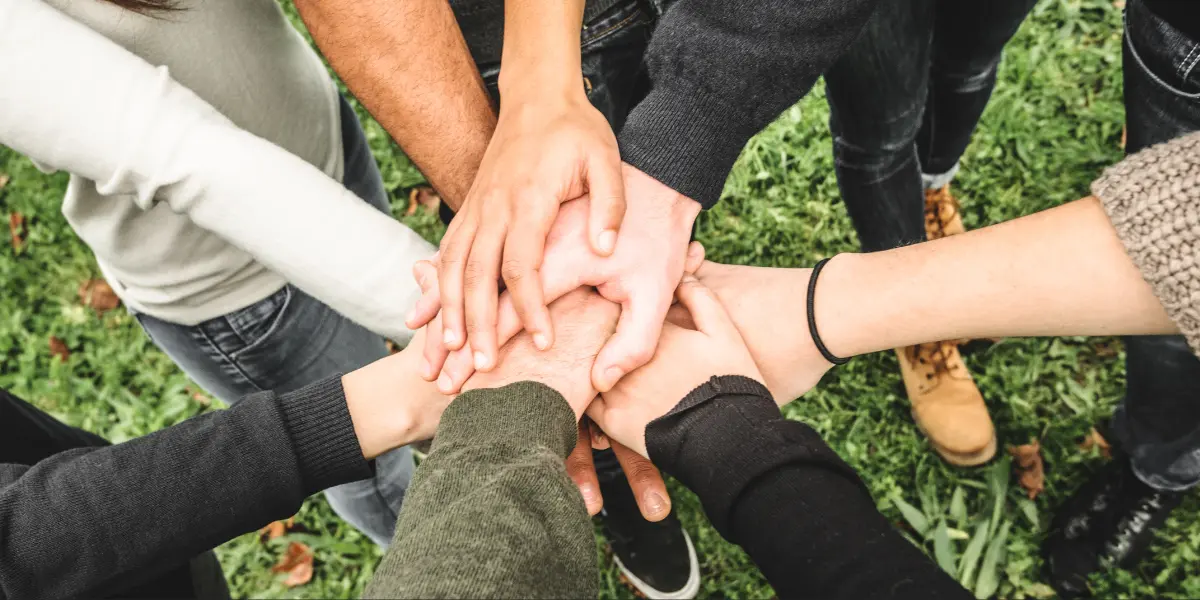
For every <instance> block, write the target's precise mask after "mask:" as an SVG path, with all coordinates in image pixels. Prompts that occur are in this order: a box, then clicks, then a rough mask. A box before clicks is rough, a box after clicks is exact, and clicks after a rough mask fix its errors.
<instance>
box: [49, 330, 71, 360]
mask: <svg viewBox="0 0 1200 600" xmlns="http://www.w3.org/2000/svg"><path fill="white" fill-rule="evenodd" d="M50 355H51V356H56V357H58V358H59V360H62V361H63V362H67V359H68V358H70V357H71V350H70V349H69V348H67V344H66V342H64V341H62V340H60V339H58V338H57V337H55V336H50Z"/></svg>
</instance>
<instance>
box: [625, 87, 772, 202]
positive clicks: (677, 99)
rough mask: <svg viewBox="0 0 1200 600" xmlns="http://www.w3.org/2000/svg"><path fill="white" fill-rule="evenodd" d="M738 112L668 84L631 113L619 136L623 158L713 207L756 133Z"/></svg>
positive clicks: (701, 92) (698, 91)
mask: <svg viewBox="0 0 1200 600" xmlns="http://www.w3.org/2000/svg"><path fill="white" fill-rule="evenodd" d="M738 111H739V109H738V107H737V106H731V105H730V104H729V101H728V99H726V98H718V97H715V96H712V95H711V94H710V93H708V92H707V91H705V90H703V89H702V88H700V87H697V86H693V85H690V84H688V83H687V82H686V80H683V79H673V80H670V81H668V82H666V83H664V84H663V85H660V86H659V87H656V88H655V89H654V90H653V91H651V92H650V94H649V95H647V96H646V98H645V99H644V100H642V101H641V102H640V103H638V105H637V106H636V107H634V109H633V111H632V112H631V113H630V114H629V118H628V119H627V120H626V121H625V126H624V127H623V128H622V129H621V132H620V133H619V134H617V145H618V146H619V147H620V149H621V159H622V160H624V161H625V162H627V163H629V164H631V165H633V166H634V167H637V168H638V169H640V170H641V171H642V172H644V173H646V174H647V175H649V176H651V177H653V178H655V179H657V180H658V181H661V182H662V183H664V184H665V185H667V186H668V187H670V188H672V189H674V190H675V191H677V192H679V193H681V194H683V195H684V196H687V197H688V198H691V199H692V200H695V201H697V202H699V203H700V204H701V205H702V206H703V207H704V208H712V207H713V206H714V205H715V204H716V203H717V201H718V200H720V198H721V190H722V189H723V188H724V187H725V180H726V179H727V178H728V177H729V171H730V170H731V169H733V163H734V162H736V161H737V158H738V155H739V154H741V152H742V148H743V147H745V145H746V142H747V141H749V140H750V138H751V137H753V136H754V134H755V133H758V131H757V128H756V127H755V126H754V120H753V119H751V118H749V117H748V116H745V115H741V114H739V112H738Z"/></svg>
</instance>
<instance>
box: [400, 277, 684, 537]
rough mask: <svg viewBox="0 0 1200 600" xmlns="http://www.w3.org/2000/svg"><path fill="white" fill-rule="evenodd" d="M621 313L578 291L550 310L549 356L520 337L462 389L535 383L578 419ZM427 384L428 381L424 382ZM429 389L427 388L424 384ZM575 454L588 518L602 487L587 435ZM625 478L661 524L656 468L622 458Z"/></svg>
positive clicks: (573, 465)
mask: <svg viewBox="0 0 1200 600" xmlns="http://www.w3.org/2000/svg"><path fill="white" fill-rule="evenodd" d="M617 315H618V309H617V306H616V305H615V304H612V303H611V302H608V301H607V300H604V299H603V298H601V297H600V296H599V295H597V294H596V293H595V292H593V291H590V290H586V289H583V288H576V289H575V290H574V291H572V292H570V293H568V294H566V295H565V296H563V297H562V298H560V299H558V300H556V301H555V302H554V303H552V304H551V305H550V316H551V318H552V319H553V320H554V322H555V323H556V324H557V326H558V331H559V336H558V342H557V343H556V344H555V345H554V346H553V347H551V348H550V349H549V350H546V351H538V350H537V348H536V347H535V345H534V343H533V336H532V335H530V334H529V333H522V334H520V335H518V336H516V337H515V338H513V339H512V340H511V341H509V342H508V343H507V344H505V346H504V347H503V348H502V349H501V350H500V361H499V363H498V365H497V367H496V368H495V369H493V370H491V371H480V372H477V373H475V374H474V375H473V376H472V377H471V378H470V379H468V380H467V382H466V384H465V385H464V386H463V390H464V391H467V390H472V389H480V388H496V387H502V386H505V385H508V384H510V383H515V382H518V381H537V382H539V383H543V384H545V385H547V386H549V387H550V388H553V389H554V390H555V391H557V392H558V393H560V394H562V396H563V398H565V399H566V401H567V403H568V404H569V405H570V406H571V409H572V410H574V411H575V417H576V418H577V419H578V418H580V417H581V416H582V415H583V411H584V410H585V409H586V408H587V405H588V404H590V403H591V402H592V400H593V399H594V398H595V397H596V393H597V392H596V389H595V388H594V387H592V384H591V380H590V378H589V377H588V376H587V373H588V370H589V369H590V368H591V365H592V362H593V361H594V360H595V357H596V353H597V352H599V351H600V346H601V345H602V344H603V343H604V340H606V339H607V338H608V336H609V334H611V333H612V331H613V328H614V327H615V326H616V322H617ZM423 383H424V382H423ZM424 385H426V386H430V384H429V383H424ZM579 440H580V441H579V443H578V444H577V445H576V449H575V451H573V452H572V454H571V456H570V457H568V459H567V464H566V466H567V470H568V473H569V474H570V476H571V478H572V479H573V480H574V481H575V482H576V485H577V486H578V487H579V490H580V494H581V495H582V496H583V500H584V504H585V505H586V506H587V508H588V511H589V513H590V514H596V513H597V512H599V511H600V508H601V506H603V498H601V495H600V486H599V483H598V481H597V480H596V472H595V468H594V466H593V465H592V460H591V447H590V445H589V443H588V437H587V435H586V431H584V432H583V434H582V435H581V436H580V438H579ZM617 458H618V460H619V461H620V462H621V466H622V467H624V469H625V476H626V477H627V478H628V479H629V485H630V487H631V488H632V489H633V492H634V496H635V498H637V501H638V506H639V508H640V509H641V511H642V514H643V515H644V516H645V517H646V518H647V519H649V520H652V521H656V520H661V519H663V518H665V517H666V516H667V514H669V513H670V510H671V504H670V500H669V496H668V494H667V489H666V485H665V484H664V483H663V480H662V475H660V474H659V472H658V469H656V468H655V467H654V465H652V464H650V462H649V461H647V460H645V459H642V458H640V457H637V456H636V455H632V453H628V452H626V453H618V454H617Z"/></svg>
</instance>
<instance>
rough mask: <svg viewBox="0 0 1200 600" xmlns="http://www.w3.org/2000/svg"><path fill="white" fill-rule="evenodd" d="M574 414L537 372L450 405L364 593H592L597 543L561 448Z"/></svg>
mask: <svg viewBox="0 0 1200 600" xmlns="http://www.w3.org/2000/svg"><path fill="white" fill-rule="evenodd" d="M575 439H576V424H575V414H574V412H573V411H572V410H571V407H570V406H569V405H567V402H566V401H565V400H564V399H563V397H562V396H561V395H559V394H558V392H555V391H554V390H552V389H550V388H549V387H546V386H544V385H541V384H538V383H533V382H521V383H514V384H511V385H508V386H505V387H502V388H498V389H491V390H473V391H470V392H466V393H464V394H462V395H461V396H459V397H458V398H457V399H455V400H454V402H451V403H450V406H449V408H447V409H446V412H445V413H444V414H443V415H442V422H441V425H440V426H439V427H438V432H437V437H436V439H435V440H434V442H433V448H432V449H431V450H430V453H429V456H428V457H427V458H426V459H425V461H424V462H423V463H422V464H421V466H420V468H418V469H417V472H416V475H415V476H414V477H413V481H412V485H411V486H409V488H408V495H407V497H406V498H405V500H404V508H403V510H401V511H400V519H399V521H398V523H397V524H396V535H395V537H394V538H393V539H392V546H391V548H390V549H389V550H388V552H387V554H386V555H385V556H384V557H383V561H382V562H381V563H380V565H379V568H378V569H377V570H376V572H375V576H374V578H373V579H372V580H371V583H370V584H368V585H367V589H366V593H365V596H366V597H368V598H450V597H453V598H594V597H596V594H597V591H598V588H597V579H598V575H597V567H596V550H595V545H594V542H593V541H592V535H593V533H592V525H591V521H590V520H589V519H588V515H587V510H586V509H585V508H584V505H583V499H582V498H581V497H580V496H579V492H578V490H577V489H576V487H575V484H574V483H572V482H571V480H570V478H568V477H567V473H566V470H565V469H564V467H563V460H564V459H565V458H566V456H567V454H568V453H569V452H570V451H571V449H572V448H573V447H574V446H575Z"/></svg>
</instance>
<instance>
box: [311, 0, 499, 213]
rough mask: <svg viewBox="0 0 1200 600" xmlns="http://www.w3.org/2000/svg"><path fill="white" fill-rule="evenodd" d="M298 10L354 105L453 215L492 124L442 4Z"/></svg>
mask: <svg viewBox="0 0 1200 600" xmlns="http://www.w3.org/2000/svg"><path fill="white" fill-rule="evenodd" d="M296 10H297V11H299V13H300V16H301V18H303V19H304V23H305V25H307V26H308V30H309V33H311V34H312V36H313V39H314V40H316V42H317V45H318V46H319V47H320V48H321V52H322V53H323V54H324V55H325V57H326V58H327V59H329V62H330V64H331V65H333V68H334V70H336V71H337V73H338V75H340V76H341V78H342V79H343V80H344V81H345V82H346V85H347V86H348V87H349V88H350V90H351V91H352V92H354V96H355V97H356V98H358V99H359V101H361V102H362V103H363V105H364V106H366V107H367V110H369V111H371V114H372V115H374V117H375V119H376V120H378V121H379V123H380V124H381V125H383V127H384V128H385V129H387V132H388V133H389V134H391V136H392V138H393V139H395V140H396V142H397V143H398V144H400V146H401V147H402V148H404V153H405V154H407V155H408V157H409V158H411V159H412V161H413V162H414V163H415V164H416V165H417V167H419V168H420V169H421V172H422V173H424V174H425V177H426V178H427V179H428V180H429V182H430V183H431V184H432V185H433V187H435V188H437V190H438V192H439V193H440V194H441V197H442V199H443V200H444V201H445V202H446V203H447V204H449V205H450V207H451V208H454V209H458V207H459V206H461V205H462V203H463V201H464V200H465V199H466V196H467V190H468V189H469V188H470V186H471V182H472V181H473V180H474V179H475V172H476V171H477V169H478V168H479V163H480V161H481V160H482V159H483V154H484V150H485V149H486V148H487V144H488V140H489V139H490V138H491V135H492V130H493V129H494V128H495V126H496V116H495V113H494V112H493V110H492V106H491V101H490V100H489V99H488V95H487V91H486V89H485V88H484V86H483V80H482V79H481V78H480V77H479V71H478V69H477V68H476V66H475V61H474V60H472V58H471V54H470V52H469V51H468V49H467V44H466V42H465V41H464V40H463V36H462V32H461V31H460V30H459V28H458V22H457V21H456V20H455V18H454V13H453V12H452V11H451V10H450V4H449V3H448V2H446V0H405V1H404V2H396V1H395V0H354V1H349V0H296ZM431 73H436V74H437V76H435V77H431V76H430V74H431Z"/></svg>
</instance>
